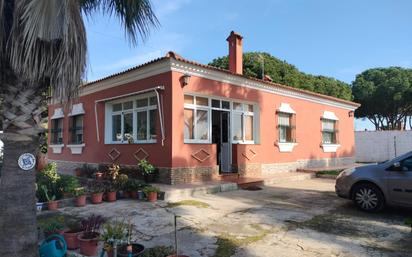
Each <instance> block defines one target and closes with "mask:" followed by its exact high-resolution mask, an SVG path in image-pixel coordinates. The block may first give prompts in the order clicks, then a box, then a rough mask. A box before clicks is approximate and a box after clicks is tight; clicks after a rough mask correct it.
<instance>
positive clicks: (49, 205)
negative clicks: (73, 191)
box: [47, 201, 59, 211]
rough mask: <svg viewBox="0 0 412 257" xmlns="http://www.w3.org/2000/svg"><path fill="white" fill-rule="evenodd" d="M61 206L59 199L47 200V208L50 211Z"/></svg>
mask: <svg viewBox="0 0 412 257" xmlns="http://www.w3.org/2000/svg"><path fill="white" fill-rule="evenodd" d="M58 208H59V202H58V201H49V202H47V209H49V211H55V210H57V209H58Z"/></svg>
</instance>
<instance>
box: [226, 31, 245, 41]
mask: <svg viewBox="0 0 412 257" xmlns="http://www.w3.org/2000/svg"><path fill="white" fill-rule="evenodd" d="M232 37H236V38H238V39H243V37H242V35H240V34H239V33H237V32H235V31H233V30H232V31H231V32H230V35H229V36H228V37H227V39H226V40H227V41H229V40H230V39H231V38H232Z"/></svg>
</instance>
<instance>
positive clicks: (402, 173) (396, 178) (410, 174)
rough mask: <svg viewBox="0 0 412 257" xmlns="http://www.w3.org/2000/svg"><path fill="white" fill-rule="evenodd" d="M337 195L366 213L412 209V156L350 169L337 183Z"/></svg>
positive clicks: (344, 172) (343, 172) (345, 171)
mask: <svg viewBox="0 0 412 257" xmlns="http://www.w3.org/2000/svg"><path fill="white" fill-rule="evenodd" d="M335 190H336V194H337V195H338V196H340V197H343V198H346V199H350V200H353V202H354V203H355V204H356V206H357V207H358V208H360V209H361V210H364V211H369V212H377V211H380V210H381V209H382V208H383V207H384V206H385V205H392V206H393V205H397V206H405V207H412V152H409V153H406V154H404V155H402V156H399V157H397V158H395V159H393V160H390V161H386V162H383V163H379V164H376V165H367V166H361V167H356V168H350V169H346V170H344V171H342V172H341V173H340V174H339V176H338V177H337V179H336V185H335Z"/></svg>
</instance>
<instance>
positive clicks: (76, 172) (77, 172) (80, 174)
mask: <svg viewBox="0 0 412 257" xmlns="http://www.w3.org/2000/svg"><path fill="white" fill-rule="evenodd" d="M74 172H75V174H76V177H81V176H82V175H83V174H82V173H83V172H82V169H80V168H76V169H75V170H74Z"/></svg>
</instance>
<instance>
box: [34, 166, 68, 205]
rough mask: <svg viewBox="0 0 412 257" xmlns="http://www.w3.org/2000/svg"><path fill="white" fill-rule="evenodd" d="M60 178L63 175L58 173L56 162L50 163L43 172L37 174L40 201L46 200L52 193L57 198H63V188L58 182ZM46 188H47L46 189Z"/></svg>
mask: <svg viewBox="0 0 412 257" xmlns="http://www.w3.org/2000/svg"><path fill="white" fill-rule="evenodd" d="M60 179H61V177H60V175H59V174H58V173H57V164H56V163H50V164H48V165H47V166H46V168H44V169H43V170H42V171H41V172H38V173H37V174H36V184H37V191H36V197H37V199H39V201H40V202H46V201H47V198H48V196H52V195H54V196H55V199H61V197H62V190H61V189H60V187H59V184H58V183H59V181H60ZM44 188H46V190H45V189H44ZM47 195H48V196H47Z"/></svg>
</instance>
